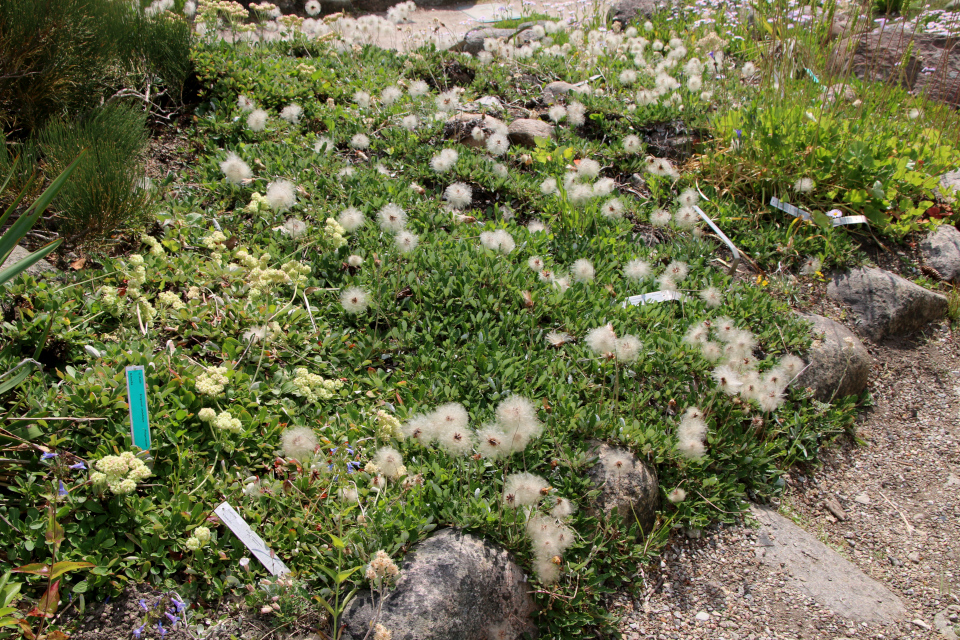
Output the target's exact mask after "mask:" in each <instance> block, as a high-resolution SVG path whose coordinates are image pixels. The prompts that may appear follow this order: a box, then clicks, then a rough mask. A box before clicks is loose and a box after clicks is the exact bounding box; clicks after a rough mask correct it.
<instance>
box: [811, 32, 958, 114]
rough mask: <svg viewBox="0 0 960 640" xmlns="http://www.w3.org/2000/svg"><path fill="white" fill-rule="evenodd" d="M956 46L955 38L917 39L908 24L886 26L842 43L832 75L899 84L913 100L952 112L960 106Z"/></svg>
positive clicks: (832, 63) (932, 36)
mask: <svg viewBox="0 0 960 640" xmlns="http://www.w3.org/2000/svg"><path fill="white" fill-rule="evenodd" d="M916 19H917V20H921V19H922V18H921V17H918V18H916ZM958 43H960V40H958V39H957V38H955V37H948V36H945V35H936V34H932V33H925V32H922V33H915V30H914V27H913V26H912V23H910V22H906V23H904V22H903V21H901V22H899V23H896V24H890V25H884V26H881V27H878V28H876V29H873V30H872V31H868V32H866V33H854V34H852V35H847V36H846V37H843V38H840V39H839V40H838V41H837V45H836V49H835V50H834V51H833V53H832V55H831V60H830V68H831V73H838V74H842V75H845V74H847V73H854V74H856V75H857V76H858V77H860V78H863V79H866V80H875V81H885V82H892V83H897V84H900V85H902V86H904V87H905V88H907V89H908V90H910V91H911V92H913V93H914V94H916V95H924V96H926V97H927V99H929V100H937V101H941V102H946V103H947V104H950V105H952V106H955V107H956V106H960V44H958Z"/></svg>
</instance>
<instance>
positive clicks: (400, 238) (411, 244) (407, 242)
mask: <svg viewBox="0 0 960 640" xmlns="http://www.w3.org/2000/svg"><path fill="white" fill-rule="evenodd" d="M394 242H396V244H397V251H399V252H400V253H403V254H406V253H410V252H411V251H413V250H414V249H416V248H417V245H418V244H420V237H419V236H418V235H416V234H414V233H411V232H409V231H406V230H404V231H401V232H400V233H398V234H397V235H396V237H394Z"/></svg>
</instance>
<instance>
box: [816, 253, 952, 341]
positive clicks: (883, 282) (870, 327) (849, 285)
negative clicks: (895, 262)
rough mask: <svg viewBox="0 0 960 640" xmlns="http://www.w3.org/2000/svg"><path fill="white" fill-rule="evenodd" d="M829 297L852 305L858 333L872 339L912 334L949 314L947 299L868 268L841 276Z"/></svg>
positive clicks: (891, 275)
mask: <svg viewBox="0 0 960 640" xmlns="http://www.w3.org/2000/svg"><path fill="white" fill-rule="evenodd" d="M827 295H828V296H829V297H831V298H833V299H834V300H838V301H840V302H843V303H845V304H848V305H850V307H851V308H852V309H853V312H854V313H855V314H856V316H857V321H858V325H857V330H858V331H859V332H860V333H861V334H863V335H865V336H867V337H869V338H870V339H871V340H874V341H876V340H880V339H882V338H884V337H886V336H891V335H899V334H904V333H911V332H913V331H916V330H918V329H921V328H923V327H924V326H926V324H927V323H928V322H932V321H934V320H939V319H940V318H942V317H943V316H944V315H946V313H947V306H948V303H947V298H946V297H945V296H942V295H940V294H939V293H934V292H932V291H928V290H926V289H924V288H923V287H921V286H919V285H916V284H914V283H912V282H910V281H909V280H905V279H904V278H901V277H900V276H898V275H896V274H893V273H890V272H889V271H884V270H883V269H873V268H870V267H864V268H861V269H853V270H851V271H847V272H844V273H839V274H837V275H835V276H834V277H833V281H832V282H831V283H830V284H829V285H827Z"/></svg>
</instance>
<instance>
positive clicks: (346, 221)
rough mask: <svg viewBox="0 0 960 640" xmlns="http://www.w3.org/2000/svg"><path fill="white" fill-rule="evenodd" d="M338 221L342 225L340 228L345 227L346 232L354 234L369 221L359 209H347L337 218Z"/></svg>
mask: <svg viewBox="0 0 960 640" xmlns="http://www.w3.org/2000/svg"><path fill="white" fill-rule="evenodd" d="M337 221H338V222H339V223H340V226H341V227H343V230H344V231H346V232H347V233H353V232H354V231H356V230H357V229H359V228H360V227H362V226H363V225H364V224H366V222H367V219H366V217H365V216H364V215H363V213H362V212H361V211H360V210H359V209H357V208H355V207H347V208H346V209H344V210H343V211H341V212H340V215H339V216H337Z"/></svg>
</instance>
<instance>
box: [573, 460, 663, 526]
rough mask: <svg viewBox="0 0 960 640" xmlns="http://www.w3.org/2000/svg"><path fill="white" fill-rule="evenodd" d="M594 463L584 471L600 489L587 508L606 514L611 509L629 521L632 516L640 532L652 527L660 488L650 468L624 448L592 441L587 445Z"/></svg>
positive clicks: (631, 519)
mask: <svg viewBox="0 0 960 640" xmlns="http://www.w3.org/2000/svg"><path fill="white" fill-rule="evenodd" d="M591 451H592V453H593V455H596V456H597V463H596V464H595V465H593V466H592V467H591V468H590V469H589V470H588V471H587V475H588V476H589V478H590V482H591V484H593V487H594V488H595V489H599V490H600V496H599V498H598V499H597V503H596V505H587V509H588V510H589V511H590V512H592V513H594V514H596V515H601V514H609V513H610V512H611V511H613V509H614V508H616V509H617V513H618V514H619V515H620V517H622V518H624V519H625V520H626V521H627V522H633V519H634V517H636V519H637V521H638V522H639V523H640V527H641V528H642V529H643V531H644V532H646V533H649V532H650V531H652V530H653V525H654V524H656V521H657V508H658V507H659V506H660V487H659V485H658V484H657V474H656V472H655V471H654V469H653V467H651V466H650V465H648V464H647V463H646V462H644V461H643V460H641V459H639V458H638V457H637V456H635V455H634V454H633V453H632V452H631V451H629V450H627V449H618V448H615V447H611V446H610V445H608V444H606V443H603V442H595V443H593V446H592V448H591Z"/></svg>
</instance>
